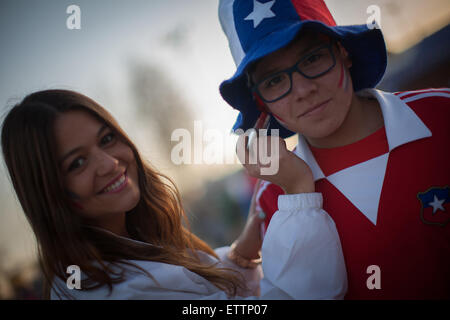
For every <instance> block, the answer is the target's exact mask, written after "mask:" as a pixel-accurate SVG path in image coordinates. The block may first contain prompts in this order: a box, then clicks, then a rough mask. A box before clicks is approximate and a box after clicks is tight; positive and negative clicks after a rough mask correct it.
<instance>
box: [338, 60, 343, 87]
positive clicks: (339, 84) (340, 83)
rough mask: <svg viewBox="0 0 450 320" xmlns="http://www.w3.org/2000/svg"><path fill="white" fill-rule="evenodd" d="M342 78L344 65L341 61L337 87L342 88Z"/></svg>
mask: <svg viewBox="0 0 450 320" xmlns="http://www.w3.org/2000/svg"><path fill="white" fill-rule="evenodd" d="M343 80H344V65H343V64H342V63H341V76H340V77H339V83H338V86H339V88H342V81H343Z"/></svg>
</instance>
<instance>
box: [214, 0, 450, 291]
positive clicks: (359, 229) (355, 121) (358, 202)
mask: <svg viewBox="0 0 450 320" xmlns="http://www.w3.org/2000/svg"><path fill="white" fill-rule="evenodd" d="M219 16H220V20H221V24H222V27H223V29H224V31H225V34H226V35H227V37H228V40H229V44H230V49H231V52H232V54H233V58H234V59H235V62H236V65H237V71H236V73H235V74H234V76H233V77H232V78H230V79H228V80H226V81H224V82H223V83H222V84H221V86H220V92H221V94H222V96H223V98H224V99H225V100H226V101H227V102H228V103H229V104H230V105H231V106H232V107H233V108H235V109H237V110H239V111H240V114H239V117H238V119H237V122H236V124H235V126H234V129H237V128H241V129H244V130H247V129H249V128H251V127H253V125H254V123H255V122H256V120H257V119H258V117H259V116H260V114H261V112H267V113H268V114H270V115H271V120H270V126H269V130H270V129H279V130H280V136H282V137H283V138H286V137H288V136H291V135H293V134H295V133H298V134H299V143H298V145H297V147H296V148H295V150H294V153H295V154H296V155H297V156H299V157H300V158H301V159H303V160H304V161H305V162H306V163H307V164H308V165H309V167H310V169H311V171H312V173H313V176H314V180H315V189H316V191H317V192H320V193H322V194H323V198H324V209H325V211H327V212H328V213H329V214H330V216H331V217H332V218H333V220H334V221H335V223H336V227H337V230H338V232H339V236H340V240H341V243H342V248H343V253H344V258H345V261H346V266H347V274H348V292H347V295H346V298H347V299H422V298H432V299H433V298H434V299H436V298H438V299H441V298H446V299H448V298H450V273H449V272H448V271H449V270H450V223H449V221H450V206H449V203H450V195H449V191H450V188H449V185H450V169H449V165H448V164H449V163H450V152H449V149H448V141H449V139H450V126H449V122H448V121H449V119H450V90H449V89H427V90H419V91H408V92H397V93H387V92H382V91H379V90H376V89H373V88H374V87H375V86H376V85H377V83H378V82H379V81H380V80H381V78H382V76H383V74H384V71H385V68H386V48H385V44H384V40H383V35H382V33H381V31H380V30H379V29H376V28H375V29H369V28H368V27H367V26H366V25H359V26H336V24H335V22H334V20H333V18H332V16H331V14H330V13H329V11H328V9H327V7H326V5H325V4H324V2H323V1H321V0H314V1H313V0H272V1H265V0H260V1H258V0H234V1H233V0H223V1H220V5H219ZM257 192H258V194H257V200H258V204H259V207H260V208H261V210H262V211H263V212H264V213H265V214H266V227H269V228H270V219H271V217H272V215H273V214H276V211H277V208H278V204H277V201H278V196H279V195H280V194H283V193H284V192H283V189H281V188H280V187H279V186H277V185H275V184H272V183H268V182H264V183H263V184H262V186H261V187H260V189H259V190H258V191H257Z"/></svg>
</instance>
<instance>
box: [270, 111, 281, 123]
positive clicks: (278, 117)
mask: <svg viewBox="0 0 450 320" xmlns="http://www.w3.org/2000/svg"><path fill="white" fill-rule="evenodd" d="M272 115H273V116H274V117H275V118H277V119H278V120H281V121H283V122H284V120H283V119H281V118H280V117H279V116H277V115H276V114H274V113H272Z"/></svg>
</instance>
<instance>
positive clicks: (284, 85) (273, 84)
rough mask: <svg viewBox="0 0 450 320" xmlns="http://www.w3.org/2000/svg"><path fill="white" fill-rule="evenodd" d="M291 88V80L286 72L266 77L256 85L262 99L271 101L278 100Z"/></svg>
mask: <svg viewBox="0 0 450 320" xmlns="http://www.w3.org/2000/svg"><path fill="white" fill-rule="evenodd" d="M290 87H291V80H290V79H289V75H288V74H287V72H280V73H277V74H274V75H272V76H270V77H267V78H266V79H264V80H263V81H261V82H260V83H259V84H258V91H259V93H260V94H261V95H262V97H263V99H265V100H267V101H272V100H275V99H278V98H279V97H281V96H282V95H284V94H285V93H286V92H288V91H289V89H290Z"/></svg>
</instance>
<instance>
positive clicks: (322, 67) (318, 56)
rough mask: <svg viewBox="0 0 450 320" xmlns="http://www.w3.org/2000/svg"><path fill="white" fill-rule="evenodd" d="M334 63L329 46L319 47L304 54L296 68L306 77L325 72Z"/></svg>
mask: <svg viewBox="0 0 450 320" xmlns="http://www.w3.org/2000/svg"><path fill="white" fill-rule="evenodd" d="M333 64H334V59H333V55H332V53H331V52H330V48H328V47H325V48H320V49H318V50H316V51H314V52H313V53H311V54H310V55H308V56H306V57H305V58H303V59H302V60H300V62H299V63H298V65H297V68H298V69H299V70H300V71H301V72H302V73H303V74H304V75H305V76H307V77H310V78H314V77H317V76H319V75H321V74H323V73H325V72H327V71H328V70H329V69H330V68H331V67H332V66H333Z"/></svg>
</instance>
